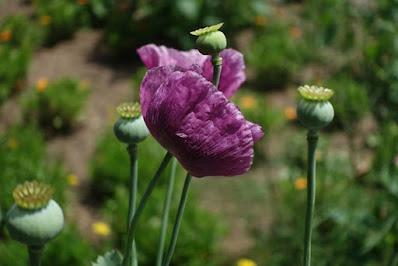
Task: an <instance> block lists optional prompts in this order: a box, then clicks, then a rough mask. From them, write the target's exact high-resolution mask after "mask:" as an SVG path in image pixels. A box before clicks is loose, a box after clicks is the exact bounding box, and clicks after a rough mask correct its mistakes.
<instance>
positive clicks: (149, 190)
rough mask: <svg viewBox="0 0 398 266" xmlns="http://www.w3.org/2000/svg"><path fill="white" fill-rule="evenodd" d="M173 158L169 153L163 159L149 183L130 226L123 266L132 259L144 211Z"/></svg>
mask: <svg viewBox="0 0 398 266" xmlns="http://www.w3.org/2000/svg"><path fill="white" fill-rule="evenodd" d="M171 158H173V155H172V154H171V153H170V152H167V153H166V155H165V156H164V158H163V161H162V163H161V164H160V166H159V169H158V170H157V172H156V173H155V175H154V176H153V177H152V179H151V181H150V182H149V184H148V186H147V188H146V190H145V192H144V195H143V196H142V198H141V201H140V204H139V205H138V208H137V210H136V211H135V213H134V216H133V219H132V220H131V223H130V226H129V230H128V233H127V246H126V250H125V253H124V257H123V263H122V265H123V266H128V261H129V259H128V258H130V251H131V249H130V247H131V245H132V244H131V243H133V239H134V237H135V230H136V225H137V222H138V219H139V218H140V216H141V214H142V211H143V210H144V208H145V205H146V203H147V202H148V199H149V197H150V196H151V194H152V191H153V189H154V188H155V186H156V184H157V182H158V180H159V178H160V176H161V175H162V173H163V171H164V169H166V167H167V164H168V163H169V162H170V160H171Z"/></svg>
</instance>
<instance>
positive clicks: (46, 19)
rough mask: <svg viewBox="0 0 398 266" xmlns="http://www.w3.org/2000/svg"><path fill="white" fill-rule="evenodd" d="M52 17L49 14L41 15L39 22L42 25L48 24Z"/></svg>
mask: <svg viewBox="0 0 398 266" xmlns="http://www.w3.org/2000/svg"><path fill="white" fill-rule="evenodd" d="M51 20H52V18H51V17H50V16H48V15H44V16H41V17H40V19H39V23H40V25H42V26H48V25H49V24H50V23H51Z"/></svg>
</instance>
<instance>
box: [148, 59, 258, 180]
mask: <svg viewBox="0 0 398 266" xmlns="http://www.w3.org/2000/svg"><path fill="white" fill-rule="evenodd" d="M171 69H172V68H170V67H158V68H154V69H152V70H150V71H149V72H148V74H147V75H146V76H145V78H144V81H143V83H142V85H141V103H142V108H143V116H144V120H145V122H146V124H147V126H148V128H149V130H150V132H151V133H152V135H153V136H154V137H155V138H156V139H157V140H158V141H159V143H160V144H161V145H162V146H163V147H165V148H166V149H167V150H169V151H170V152H171V153H173V154H174V155H175V156H176V158H177V159H178V160H179V161H180V163H181V164H182V165H183V166H184V167H185V168H186V169H187V170H188V172H189V173H190V174H192V175H193V176H197V177H203V176H217V175H223V176H234V175H240V174H243V173H245V172H246V171H248V170H249V168H250V166H251V164H252V161H253V144H254V141H255V140H258V138H259V137H260V135H262V131H261V128H260V127H259V126H258V125H255V124H253V123H251V122H248V121H246V120H245V119H244V117H243V115H242V114H241V113H240V111H239V109H238V108H237V107H236V106H235V105H234V104H232V103H231V102H229V101H228V99H227V98H226V97H225V96H224V94H223V93H221V92H219V91H217V90H216V88H215V87H214V86H213V85H212V84H211V83H210V82H208V81H207V80H206V79H204V78H203V77H202V76H201V75H199V74H198V73H196V72H193V71H186V72H183V71H178V70H177V71H174V72H173V73H170V72H169V71H171ZM165 73H167V74H166V75H165ZM159 77H160V80H161V81H160V82H159V80H156V81H154V80H151V79H158V78H159ZM156 86H157V87H156Z"/></svg>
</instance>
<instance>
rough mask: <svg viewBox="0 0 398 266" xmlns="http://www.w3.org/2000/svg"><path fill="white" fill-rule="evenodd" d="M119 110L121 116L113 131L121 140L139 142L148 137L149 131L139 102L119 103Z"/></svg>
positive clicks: (129, 142) (131, 142)
mask: <svg viewBox="0 0 398 266" xmlns="http://www.w3.org/2000/svg"><path fill="white" fill-rule="evenodd" d="M117 110H118V113H119V115H120V118H119V119H118V120H117V121H116V123H115V125H114V127H113V132H114V133H115V135H116V137H117V139H118V140H119V141H121V142H124V143H127V144H137V143H139V142H141V141H143V140H145V138H146V137H148V135H149V131H148V128H147V126H146V124H145V121H144V119H143V117H142V115H141V111H140V105H139V104H138V103H135V104H130V103H124V104H121V105H119V106H118V108H117Z"/></svg>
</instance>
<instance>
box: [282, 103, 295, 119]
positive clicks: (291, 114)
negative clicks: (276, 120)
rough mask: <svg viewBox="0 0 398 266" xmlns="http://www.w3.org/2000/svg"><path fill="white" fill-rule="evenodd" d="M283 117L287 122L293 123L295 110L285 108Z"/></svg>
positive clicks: (290, 107)
mask: <svg viewBox="0 0 398 266" xmlns="http://www.w3.org/2000/svg"><path fill="white" fill-rule="evenodd" d="M283 113H284V115H285V117H286V119H287V120H289V121H293V120H296V119H297V112H296V108H294V107H292V106H289V107H286V108H285V110H284V111H283Z"/></svg>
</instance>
